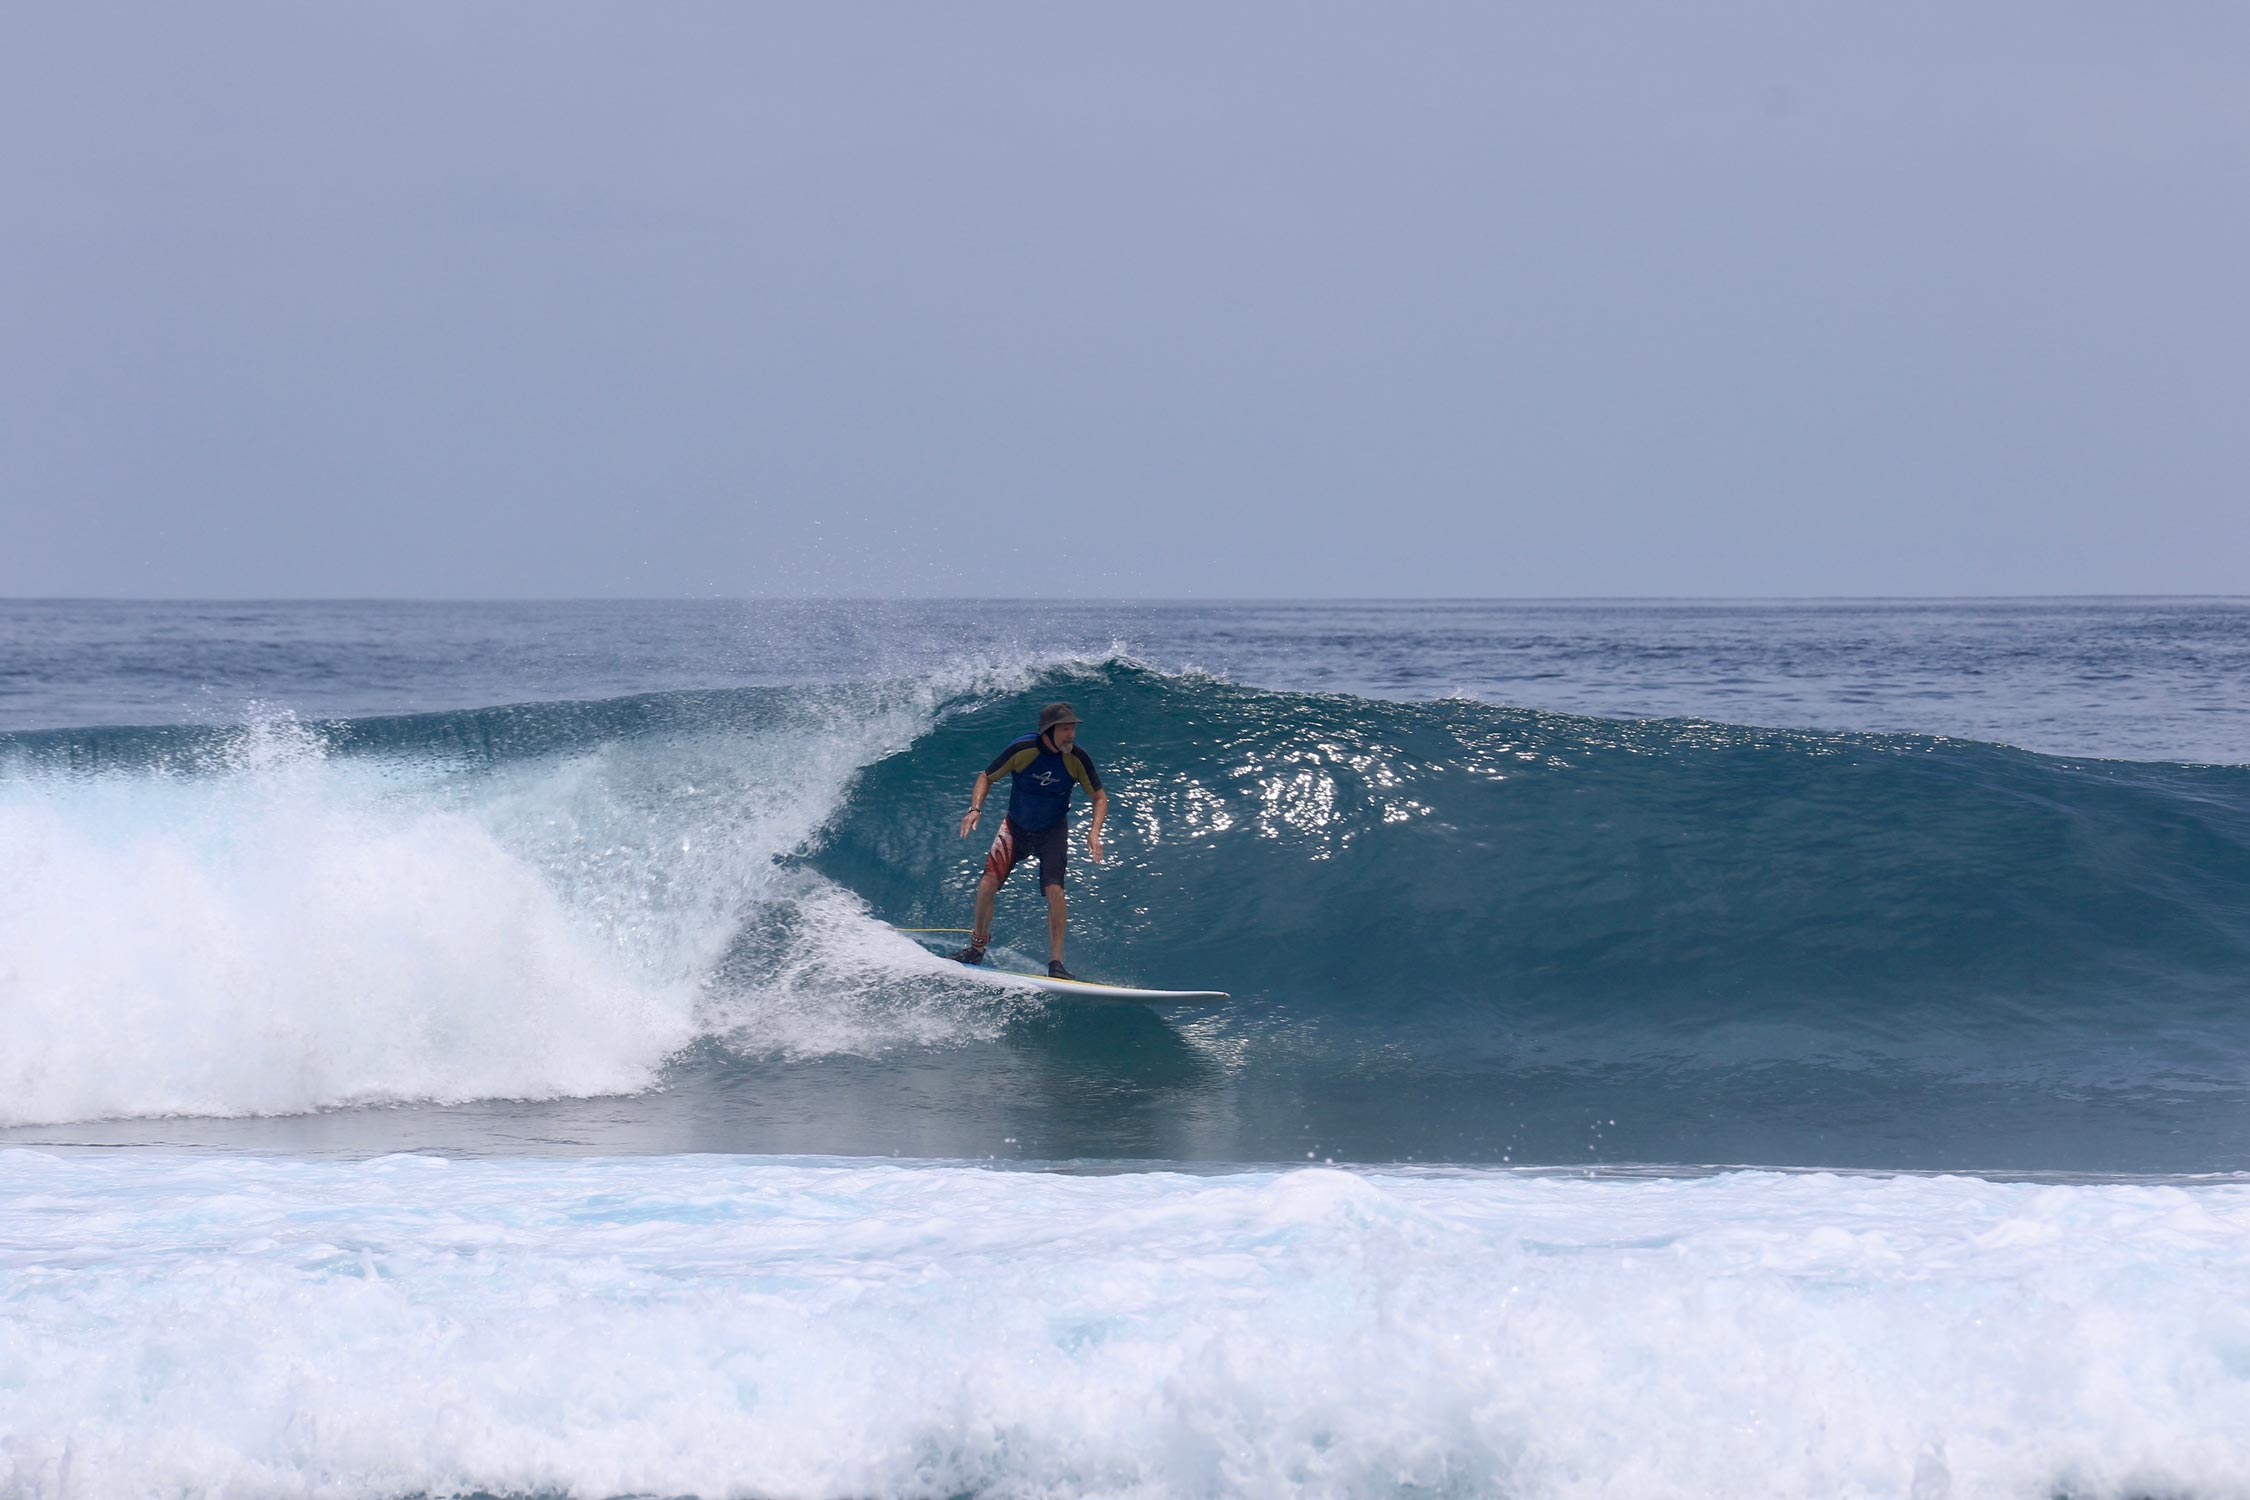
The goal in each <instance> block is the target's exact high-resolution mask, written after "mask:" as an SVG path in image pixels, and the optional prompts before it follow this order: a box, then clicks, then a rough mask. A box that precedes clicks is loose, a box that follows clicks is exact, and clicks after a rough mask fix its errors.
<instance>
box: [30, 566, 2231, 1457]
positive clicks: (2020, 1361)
mask: <svg viewBox="0 0 2250 1500" xmlns="http://www.w3.org/2000/svg"><path fill="white" fill-rule="evenodd" d="M1001 621H1004V622H1005V629H1004V630H996V629H995V624H996V622H1001ZM0 629H5V630H6V631H7V633H8V634H7V639H8V640H9V641H10V642H11V644H12V647H13V650H12V652H11V653H10V657H9V662H8V666H7V670H6V671H5V672H4V673H0V856H4V857H0V955H4V956H0V1496H16V1495H22V1496H42V1497H44V1496H66V1495H67V1496H106V1495H112V1494H135V1495H183V1496H184V1495H215V1494H227V1495H268V1494H270V1495H332V1496H349V1497H374V1496H406V1495H437V1494H476V1493H484V1494H492V1495H508V1496H517V1495H523V1496H529V1495H573V1496H577V1495H585V1496H613V1495H641V1494H647V1495H655V1494H666V1495H696V1496H704V1497H716V1496H721V1495H806V1496H816V1495H818V1496H828V1495H835V1496H845V1495H852V1496H858V1495H902V1496H903V1495H916V1496H919V1495H947V1496H951V1495H966V1494H978V1495H1057V1496H1060V1495H1135V1496H1158V1495H1235V1494H1241V1495H1262V1494H1300V1495H1308V1496H1310V1495H1322V1496H1326V1495H1338V1496H1343V1495H1351V1496H1359V1495H1391V1494H1458V1495H1521V1496H1543V1495H1572V1496H1577V1495H1588V1496H1591V1495H1633V1496H1647V1495H1681V1496H1689V1495H1721V1494H1724V1495H1777V1496H1778V1495H1894V1496H1912V1497H1916V1500H1934V1497H1941V1496H1954V1495H1964V1496H1965V1495H2039V1496H2054V1495H2072V1496H2079V1495H2084V1496H2095V1495H2116V1496H2127V1495H2155V1494H2164V1495H2194V1496H2206V1495H2210V1496H2221V1495H2243V1494H2250V1448H2246V1445H2245V1443H2244V1440H2243V1437H2242V1434H2243V1433H2244V1432H2246V1431H2250V1322H2245V1320H2244V1317H2243V1313H2242V1309H2243V1308H2244V1307H2246V1306H2250V1234H2246V1231H2250V1186H2246V1179H2245V1178H2244V1176H2243V1175H2242V1174H2244V1173H2245V1172H2246V1171H2250V1022H2246V1021H2245V1016H2246V1015H2250V1011H2246V1010H2245V1001H2246V1000H2250V767H2246V766H2245V765H2244V764H2243V760H2244V756H2243V754H2242V752H2241V749H2240V746H2241V744H2242V743H2243V740H2242V738H2241V727H2242V726H2243V725H2244V724H2245V723H2250V692H2246V690H2245V689H2244V687H2243V684H2244V683H2245V682H2246V681H2250V672H2243V671H2237V670H2236V668H2238V667H2240V666H2243V665H2244V664H2246V663H2250V606H2244V605H2242V604H2240V603H2239V602H2232V601H2077V602H2073V601H2039V602H2028V603H2000V604H1989V605H1958V606H1932V605H1926V604H1896V605H1883V604H1871V605H1865V606H1852V607H1843V606H1788V605H1744V606H1724V607H1720V606H1710V607H1702V608H1700V609H1698V608H1689V607H1682V606H1657V605H1649V606H1631V605H1615V604H1599V605H1550V606H1510V605H1476V604H1456V605H1448V604H1433V605H1396V606H1377V605H1364V604H1360V605H1314V604H1307V605H1291V606H1274V605H1261V606H1249V605H1244V606H1184V605H1182V606H1095V605H1078V606H1056V607H1042V606H1024V605H1012V606H1004V607H992V606H976V605H927V606H917V605H893V606H873V605H833V606H819V605H791V606H733V605H696V606H668V605H586V606H563V605H557V606H404V605H401V606H378V605H351V606H320V605H97V604H71V603H67V602H56V603H15V604H9V605H6V606H4V607H0ZM964 642H973V643H975V644H974V645H972V646H965V645H964ZM1055 697H1065V698H1069V699H1070V700H1071V701H1073V702H1074V703H1076V704H1078V706H1079V710H1080V712H1081V713H1082V714H1084V715H1085V717H1086V719H1087V721H1088V724H1087V730H1086V742H1087V743H1088V745H1089V747H1090V748H1092V749H1093V750H1094V752H1095V753H1096V755H1097V756H1098V757H1099V758H1100V760H1101V764H1102V766H1103V770H1104V777H1105V780H1106V781H1108V782H1109V784H1110V786H1111V788H1112V793H1113V796H1115V797H1116V799H1117V807H1116V810H1115V812H1114V814H1113V818H1112V822H1111V834H1112V839H1111V842H1112V848H1113V853H1112V856H1111V859H1110V860H1109V861H1108V862H1106V863H1105V864H1104V865H1102V866H1099V867H1096V866H1093V865H1091V864H1090V863H1087V862H1084V861H1083V860H1080V861H1078V862H1075V863H1074V864H1073V867H1072V872H1071V879H1072V894H1073V903H1074V906H1073V928H1072V939H1071V942H1072V947H1071V953H1072V961H1073V966H1074V967H1076V968H1077V969H1078V970H1079V971H1080V972H1081V973H1086V974H1090V975H1098V976H1100V977H1104V978H1111V979H1116V980H1120V981H1124V982H1137V983H1143V984H1156V985H1162V984H1195V985H1205V984H1208V985H1211V986H1213V987H1218V988H1225V989H1229V990H1231V991H1233V992H1234V993H1235V995H1236V996H1237V1001H1236V1003H1235V1004H1234V1005H1232V1006H1229V1007H1227V1008H1226V1010H1225V1011H1224V1012H1223V1013H1220V1014H1213V1015H1198V1016H1194V1017H1185V1016H1171V1017H1164V1016H1159V1015H1157V1014H1155V1013H1153V1012H1149V1011H1143V1010H1137V1009H1133V1008H1124V1009H1099V1010H1097V1009H1095V1008H1092V1007H1083V1006H1080V1007H1072V1006H1067V1005H1058V1004H1055V1003H1052V1002H1048V1001H1044V1000H1041V999H1039V998H1038V997H1027V996H1023V995H1018V994H1010V993H1005V992H996V991H993V990H990V989H987V988H985V987H983V986H980V985H978V984H976V983H974V982H973V981H971V980H968V979H965V978H964V977H962V976H961V975H960V974H959V973H958V972H956V971H954V970H952V969H950V968H949V966H947V965H945V964H944V963H943V962H941V961H939V960H937V959H935V958H933V957H932V956H931V955H930V954H928V953H927V952H925V951H924V950H922V949H921V948H919V947H917V946H915V945H914V944H913V943H912V942H910V941H908V940H907V939H905V938H903V937H900V936H899V935H898V934H896V933H895V932H893V931H891V930H890V929H891V926H892V924H898V925H907V926H924V925H927V926H942V925H954V924H957V923H958V922H959V921H961V920H963V916H962V913H963V912H964V910H965V906H966V898H967V894H968V890H969V888H970V886H971V885H972V884H973V881H974V874H975V869H976V861H977V859H978V857H979V855H980V854H981V849H978V848H972V847H971V846H970V845H968V844H964V843H962V842H960V841H959V840H957V839H955V838H954V837H953V836H952V832H953V830H952V824H953V822H954V821H956V820H957V818H958V813H959V806H960V804H961V802H962V800H963V798H964V797H965V795H966V789H967V784H968V781H969V779H970V778H971V777H973V775H974V773H975V771H976V769H977V768H978V767H979V766H981V765H982V763H983V761H984V760H985V759H986V758H988V757H989V754H990V752H991V750H992V749H993V748H996V747H997V745H998V744H999V743H1002V742H1004V741H1005V739H1007V738H1009V737H1012V735H1013V734H1015V733H1018V732H1021V731H1020V725H1021V724H1023V723H1024V722H1027V720H1028V717H1029V715H1030V714H1032V713H1033V712H1035V710H1036V707H1037V705H1038V704H1039V703H1040V702H1043V701H1046V700H1047V699H1049V698H1055ZM1081 816H1082V815H1081ZM1000 929H1001V941H1002V943H1003V944H1004V945H1014V950H1013V951H1015V952H1016V953H1017V956H1019V957H1026V956H1029V951H1030V950H1031V949H1033V948H1035V947H1036V941H1037V937H1038V921H1037V913H1036V910H1035V896H1034V895H1032V894H1027V892H1025V891H1019V890H1015V889H1013V888H1011V890H1010V892H1009V893H1008V894H1007V896H1006V897H1005V898H1004V900H1003V903H1002V911H1001V922H1000Z"/></svg>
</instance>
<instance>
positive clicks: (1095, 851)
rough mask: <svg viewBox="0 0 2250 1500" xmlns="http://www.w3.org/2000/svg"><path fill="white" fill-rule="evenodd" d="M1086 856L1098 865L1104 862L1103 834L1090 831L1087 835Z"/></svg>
mask: <svg viewBox="0 0 2250 1500" xmlns="http://www.w3.org/2000/svg"><path fill="white" fill-rule="evenodd" d="M1086 857H1087V858H1088V859H1090V860H1092V861H1093V862H1094V863H1095V864H1097V865H1098V864H1100V863H1101V862H1102V836H1101V835H1100V834H1098V833H1089V834H1087V835H1086Z"/></svg>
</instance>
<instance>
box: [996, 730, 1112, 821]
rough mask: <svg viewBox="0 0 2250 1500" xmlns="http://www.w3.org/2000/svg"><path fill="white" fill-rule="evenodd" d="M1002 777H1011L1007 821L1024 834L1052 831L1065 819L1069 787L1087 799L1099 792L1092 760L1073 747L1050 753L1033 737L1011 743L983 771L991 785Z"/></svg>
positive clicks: (1100, 781) (1099, 779) (1096, 773)
mask: <svg viewBox="0 0 2250 1500" xmlns="http://www.w3.org/2000/svg"><path fill="white" fill-rule="evenodd" d="M1003 773H1005V774H1007V775H1011V776H1013V777H1015V780H1014V782H1013V783H1011V784H1010V785H1009V788H1008V820H1009V821H1010V822H1012V823H1014V824H1015V825H1016V826H1017V827H1018V828H1021V829H1022V830H1023V831H1024V832H1025V833H1037V832H1039V831H1040V830H1041V829H1043V828H1052V827H1053V826H1054V825H1055V824H1057V823H1059V822H1061V821H1062V820H1063V819H1064V818H1065V817H1066V816H1068V815H1069V812H1070V790H1071V788H1072V787H1074V786H1082V787H1084V788H1085V789H1086V795H1088V796H1089V797H1090V796H1092V795H1093V794H1094V793H1096V792H1098V791H1100V790H1101V789H1102V778H1101V773H1100V772H1099V771H1096V770H1095V769H1094V758H1093V757H1092V756H1090V755H1088V754H1087V753H1086V752H1085V751H1083V750H1081V749H1079V748H1078V747H1077V746H1076V745H1073V746H1071V747H1070V749H1068V750H1062V751H1058V750H1050V749H1048V748H1047V745H1046V742H1045V741H1043V740H1042V739H1040V737H1039V736H1038V735H1036V734H1027V735H1025V736H1024V737H1023V738H1022V739H1020V740H1017V741H1015V742H1014V743H1013V744H1011V745H1009V746H1008V748H1007V749H1005V750H1003V751H1001V752H1000V754H999V756H998V757H997V758H995V759H994V760H993V762H992V764H991V765H989V766H986V767H985V768H984V774H985V775H987V776H989V777H991V778H992V779H993V780H995V781H997V780H999V779H1000V777H1001V775H1002V774H1003Z"/></svg>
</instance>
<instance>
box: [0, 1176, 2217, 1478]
mask: <svg viewBox="0 0 2250 1500" xmlns="http://www.w3.org/2000/svg"><path fill="white" fill-rule="evenodd" d="M2246 1290H2250V1184H2245V1183H2242V1182H2228V1183H2221V1184H2209V1185H2198V1186H2188V1187H2179V1186H2151V1185H2106V1186H2065V1187H2056V1186H2041V1185H2025V1184H1995V1183H1989V1182H1981V1181H1976V1180H1972V1179H1943V1178H1940V1179H1860V1178H1836V1177H1827V1176H1776V1175H1769V1174H1754V1173H1744V1174H1735V1175H1729V1176H1721V1177H1714V1178H1706V1179H1701V1180H1680V1181H1619V1180H1592V1181H1588V1180H1567V1179H1557V1178H1537V1177H1523V1176H1505V1175H1482V1176H1461V1177H1440V1176H1420V1177H1415V1176H1400V1175H1390V1176H1384V1175H1348V1174H1345V1173H1342V1172H1337V1171H1327V1170H1307V1171H1302V1172H1292V1173H1288V1174H1282V1175H1271V1174H1265V1175H1249V1176H1232V1177H1218V1178H1197V1177H1184V1176H1174V1175H1165V1174H1142V1175H1128V1176H1115V1177H1076V1176H1057V1175H1042V1174H1032V1173H1012V1172H998V1171H980V1170H974V1169H966V1168H940V1167H900V1166H890V1165H880V1164H846V1165H826V1166H823V1165H807V1164H787V1163H773V1162H759V1161H751V1160H743V1159H730V1158H709V1157H701V1158H656V1159H642V1160H630V1161H602V1162H557V1161H457V1162H451V1163H446V1162H441V1161H435V1160H431V1159H425V1158H390V1159H386V1160H381V1161H375V1162H367V1163H359V1164H339V1163H330V1162H307V1161H270V1160H245V1159H217V1158H205V1159H193V1158H190V1159H179V1158H157V1157H134V1156H127V1157H102V1158H94V1157H88V1156H75V1157H58V1156H50V1155H43V1154H39V1153H34V1152H29V1151H14V1152H7V1153H0V1494H5V1495H8V1496H11V1497H24V1500H32V1497H38V1500H47V1497H55V1500H62V1497H78V1496H111V1495H120V1494H133V1495H141V1496H175V1495H177V1496H186V1495H212V1494H227V1495H236V1496H245V1495H282V1494H286V1495H322V1496H374V1495H388V1494H398V1493H413V1492H425V1491H426V1492H430V1493H458V1492H465V1491H474V1490H478V1489H483V1490H489V1491H494V1492H499V1493H524V1492H533V1491H537V1492H551V1493H568V1494H573V1495H613V1494H626V1493H656V1494H692V1495H701V1496H718V1495H722V1494H724V1495H740V1494H760V1495H860V1496H886V1495H930V1494H957V1493H964V1492H980V1493H994V1494H1007V1495H1118V1496H1127V1495H1130V1496H1150V1497H1153V1496H1172V1495H1179V1496H1234V1495H1242V1496H1261V1497H1263V1496H1331V1495H1333V1496H1345V1495H1369V1494H1394V1493H1406V1492H1413V1493H1425V1492H1427V1493H1441V1494H1476V1495H1482V1494H1506V1495H1511V1496H1521V1497H1526V1500H1534V1497H1546V1496H1555V1497H1606V1496H1619V1497H1630V1500H1648V1497H1663V1496H1712V1497H1719V1496H1724V1497H1728V1500H1741V1497H1760V1496H1790V1497H1802V1496H1814V1495H1817V1496H1823V1497H1847V1496H1885V1497H1907V1496H1912V1497H1914V1500H1946V1497H1969V1496H1987V1495H1990V1496H1999V1495H2009V1496H2014V1495H2040V1494H2052V1493H2057V1492H2063V1491H2067V1492H2070V1493H2083V1494H2112V1495H2113V1494H2124V1493H2165V1494H2179V1495H2213V1496H2217V1495H2236V1494H2240V1493H2242V1490H2243V1487H2244V1484H2245V1481H2246V1479H2250V1311H2246V1310H2245V1309H2246V1306H2250V1300H2246V1298H2245V1295H2244V1294H2245V1291H2246Z"/></svg>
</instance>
